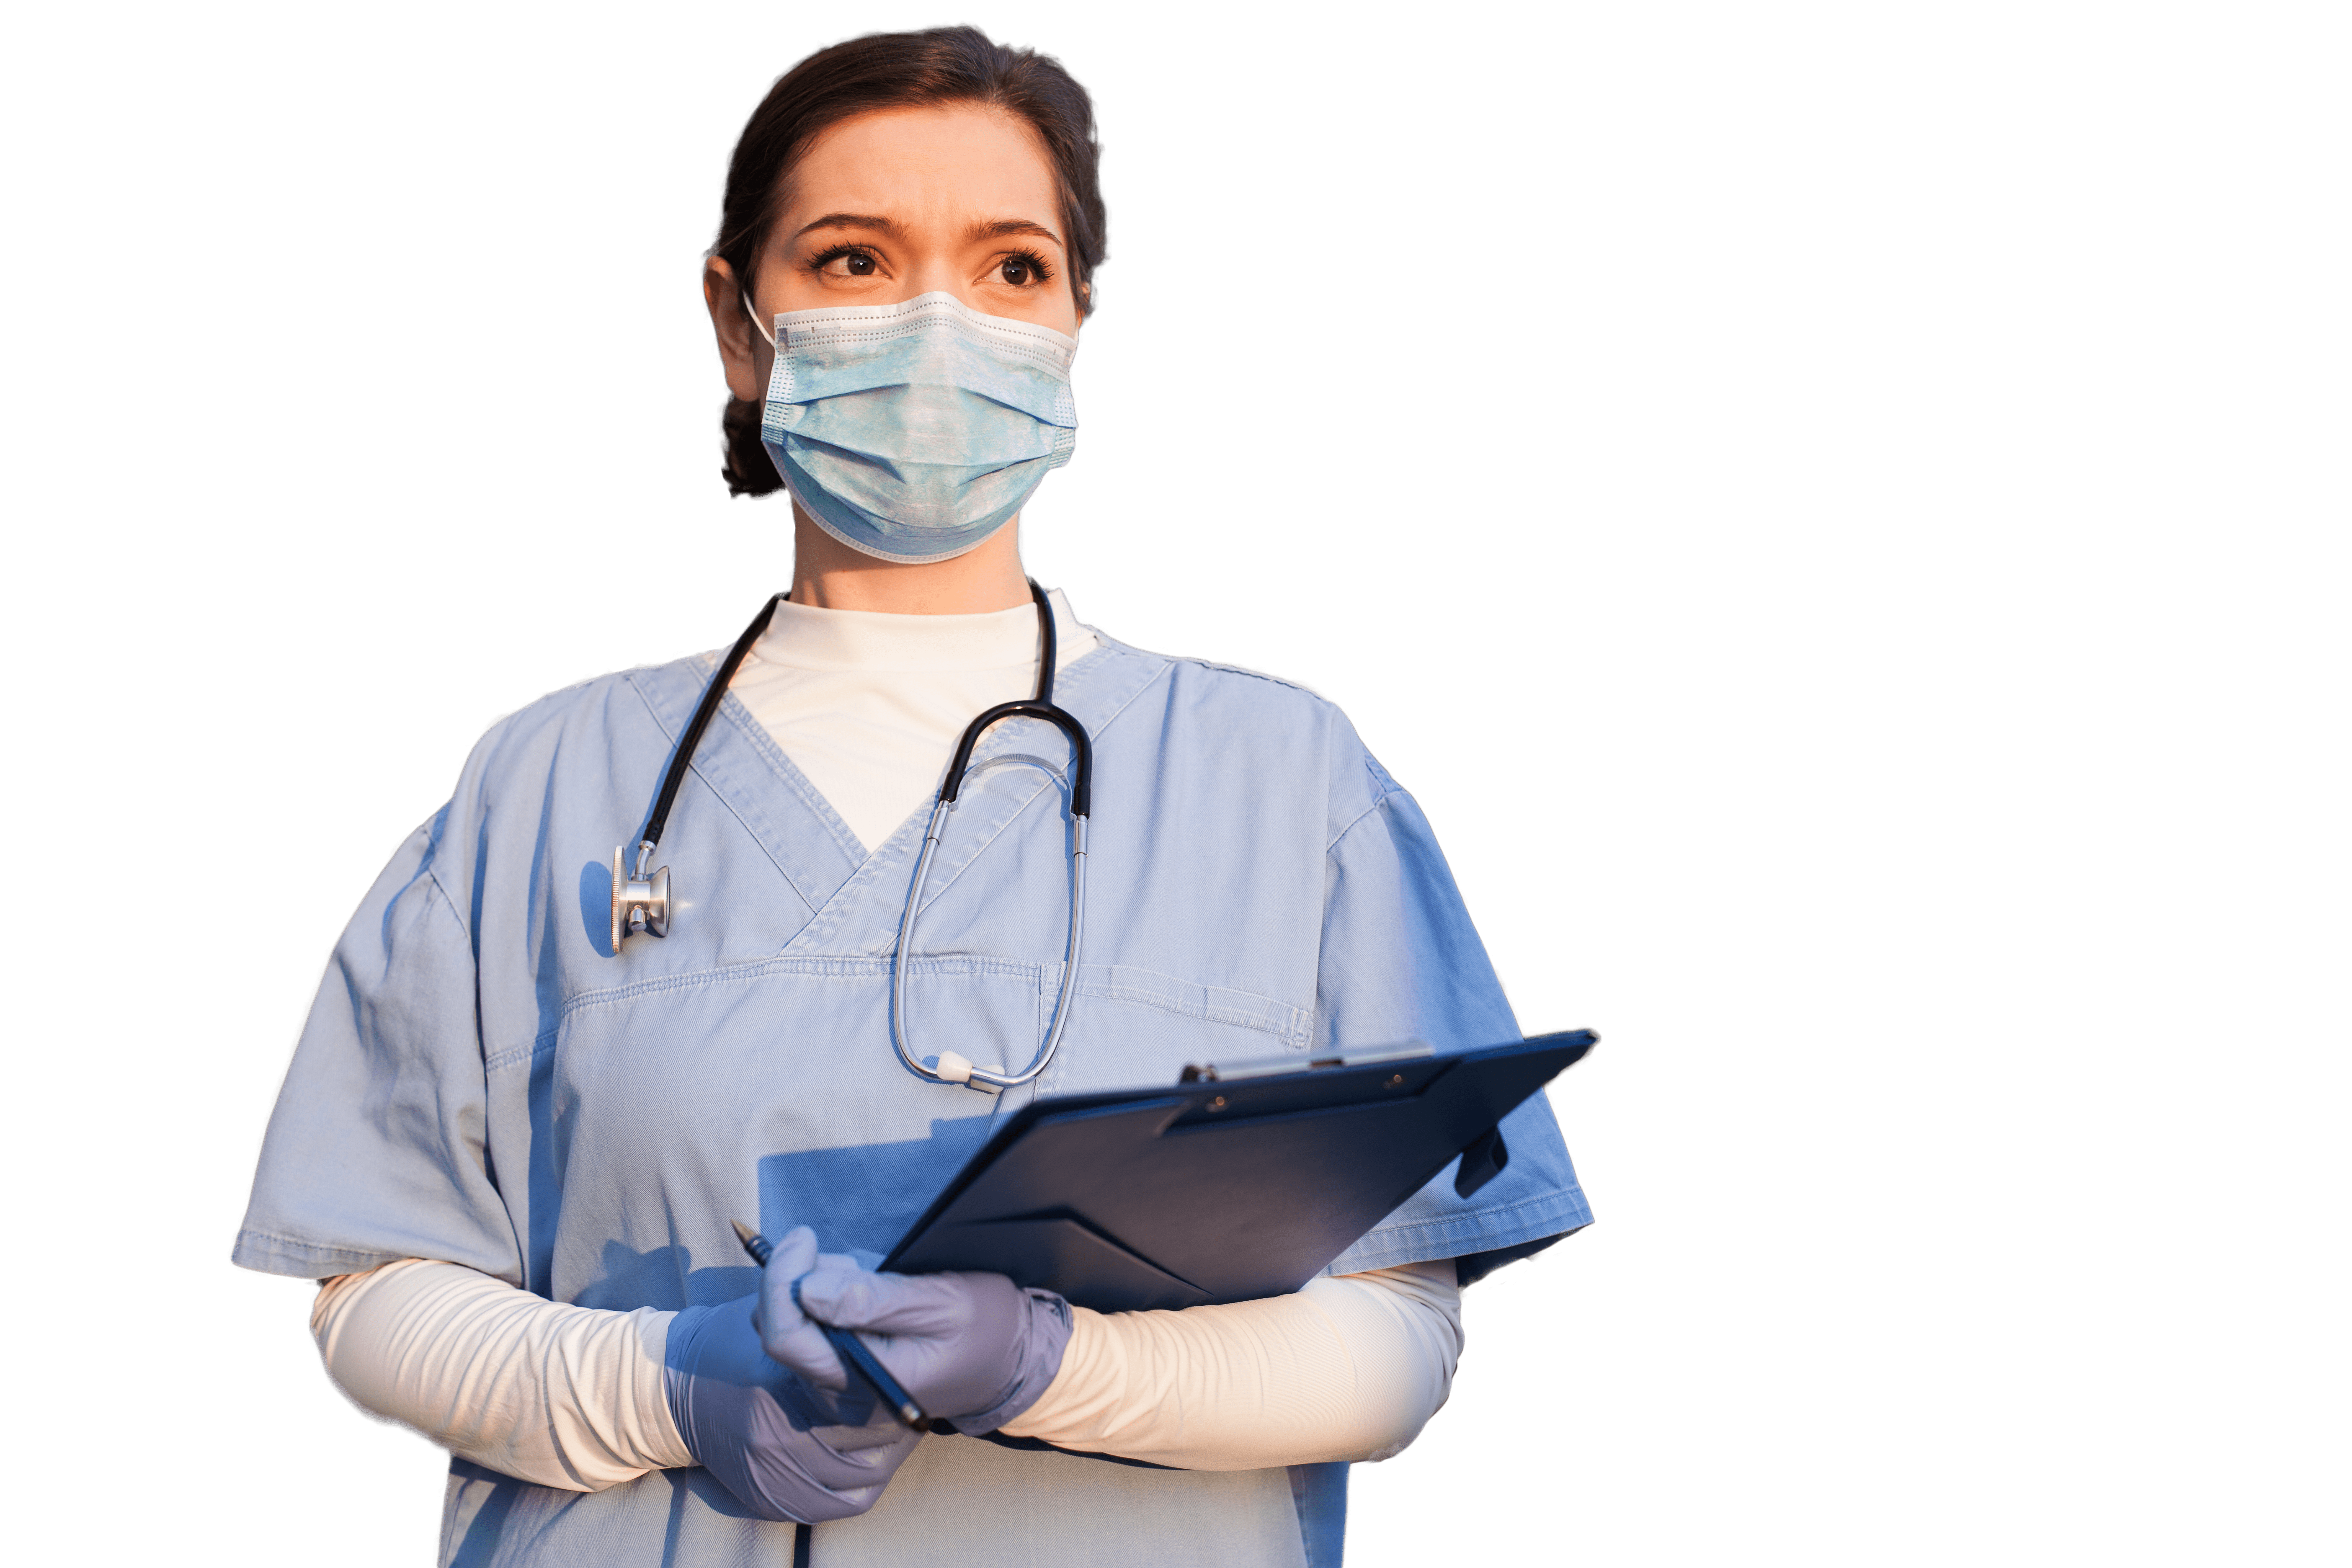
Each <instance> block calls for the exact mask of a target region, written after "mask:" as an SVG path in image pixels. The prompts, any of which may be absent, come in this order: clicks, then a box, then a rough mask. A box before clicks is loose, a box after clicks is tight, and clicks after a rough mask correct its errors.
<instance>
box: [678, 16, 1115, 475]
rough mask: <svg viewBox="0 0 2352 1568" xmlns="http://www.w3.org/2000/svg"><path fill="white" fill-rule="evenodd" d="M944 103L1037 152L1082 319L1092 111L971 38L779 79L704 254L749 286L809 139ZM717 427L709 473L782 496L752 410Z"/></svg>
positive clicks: (1094, 181) (1093, 218)
mask: <svg viewBox="0 0 2352 1568" xmlns="http://www.w3.org/2000/svg"><path fill="white" fill-rule="evenodd" d="M947 103H984V104H989V105H992V107H995V108H998V109H1002V110H1007V111H1009V112H1011V113H1013V114H1017V115H1019V116H1021V118H1022V119H1024V120H1025V121H1028V122H1029V124H1030V126H1031V127H1032V128H1033V129H1034V130H1035V132H1037V135H1038V138H1039V139H1040V140H1041V141H1043V142H1045V153H1046V156H1047V157H1048V158H1049V159H1050V160H1051V162H1052V163H1053V165H1054V175H1055V184H1058V185H1059V186H1060V187H1061V197H1062V227H1063V231H1064V234H1065V236H1066V246H1067V250H1068V254H1069V262H1070V289H1071V292H1072V293H1073V294H1075V295H1076V297H1077V306H1078V314H1079V315H1080V316H1081V317H1084V316H1085V315H1086V314H1087V311H1088V310H1092V309H1093V306H1094V288H1093V279H1094V270H1095V268H1097V267H1099V266H1101V265H1102V260H1103V257H1104V255H1105V254H1106V251H1105V249H1104V244H1103V239H1104V230H1105V226H1106V225H1105V222H1104V217H1103V199H1102V185H1101V182H1100V180H1099V179H1098V178H1097V163H1099V162H1100V159H1101V156H1102V150H1101V149H1100V148H1099V147H1098V146H1097V144H1096V142H1095V111H1094V104H1093V103H1092V101H1091V100H1088V99H1087V89H1085V88H1082V87H1080V86H1079V85H1078V84H1077V81H1076V79H1074V78H1073V77H1072V76H1071V75H1070V73H1069V72H1068V71H1066V70H1064V69H1063V68H1062V65H1061V62H1060V61H1058V60H1056V59H1055V58H1052V57H1051V56H1049V55H1041V54H1038V53H1037V52H1036V51H1034V50H1033V49H1014V48H1008V47H1005V46H1004V45H1003V44H998V43H992V42H991V41H990V40H989V37H988V36H987V35H986V34H984V33H982V32H981V31H980V30H979V29H977V28H974V27H932V28H929V29H927V30H925V31H923V32H919V33H876V34H872V35H870V36H868V37H863V38H852V39H850V40H849V41H848V42H847V43H845V44H835V45H834V46H833V47H831V48H829V49H819V50H818V51H817V52H816V53H814V54H813V55H811V56H809V58H806V59H804V60H803V61H801V63H800V64H798V65H796V66H794V67H793V68H792V69H790V70H788V71H786V72H785V73H784V74H783V75H782V76H781V77H778V78H777V79H776V85H775V86H773V87H772V88H770V89H768V96H767V97H766V98H764V99H761V100H760V107H759V108H757V109H755V110H752V111H751V120H750V121H748V122H746V123H745V125H744V127H743V135H742V139H741V140H740V141H739V142H736V143H735V156H734V158H733V159H732V160H731V161H730V162H729V163H728V165H727V197H726V201H725V203H724V204H723V205H722V207H721V209H720V212H719V242H718V243H717V244H716V245H714V246H712V247H710V254H711V255H713V256H716V257H719V258H723V259H724V260H725V261H726V263H727V265H728V266H729V267H730V268H733V269H734V272H735V277H736V279H737V284H738V287H743V286H747V285H749V284H750V283H751V272H752V263H753V261H754V260H755V259H756V258H758V256H759V254H760V248H761V247H762V246H763V245H765V244H766V243H767V240H768V231H769V229H770V228H771V227H772V226H773V225H774V223H775V221H776V198H777V196H778V195H779V194H780V193H781V191H782V186H783V176H784V174H785V172H786V171H788V170H789V169H791V167H792V166H793V163H795V162H797V161H798V160H799V158H800V156H801V154H802V153H805V152H807V151H808V147H809V143H810V142H814V141H815V140H816V138H817V136H818V135H819V133H821V132H824V130H825V129H826V128H827V127H829V126H832V125H834V124H835V123H837V122H838V121H843V120H846V119H848V118H849V117H850V116H851V115H853V114H863V113H866V112H867V111H868V110H877V109H912V108H917V107H929V106H931V105H936V104H947ZM720 426H721V428H722V429H724V430H725V432H726V437H727V466H726V467H725V468H722V469H720V470H719V472H720V473H721V474H723V475H724V476H725V477H726V479H727V489H729V491H730V493H732V494H735V495H739V496H741V495H752V496H756V495H765V494H767V493H768V492H769V491H771V490H777V489H782V488H783V481H782V479H778V478H777V477H776V466H775V464H774V463H773V462H772V461H771V460H770V459H769V458H768V454H767V450H766V448H764V447H761V445H760V405H759V403H758V401H757V400H756V399H754V400H751V401H746V400H744V399H741V398H733V397H730V398H729V399H728V400H727V412H726V415H725V416H724V417H723V418H722V419H721V420H720Z"/></svg>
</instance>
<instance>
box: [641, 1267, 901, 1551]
mask: <svg viewBox="0 0 2352 1568" xmlns="http://www.w3.org/2000/svg"><path fill="white" fill-rule="evenodd" d="M775 1259H776V1261H780V1262H782V1261H787V1260H789V1261H790V1262H791V1263H792V1264H793V1266H794V1267H795V1268H796V1269H797V1270H806V1269H807V1268H810V1267H812V1266H813V1265H814V1263H815V1262H816V1237H815V1236H814V1235H813V1234H812V1233H810V1232H809V1231H806V1230H800V1231H795V1232H793V1235H792V1236H790V1237H785V1240H784V1245H782V1246H780V1247H777V1248H776V1253H775ZM840 1261H841V1262H844V1263H847V1262H848V1261H849V1260H848V1259H846V1258H843V1259H841V1260H840ZM852 1267H855V1266H854V1265H853V1266H852ZM759 1300H760V1298H759V1297H757V1296H745V1297H743V1298H742V1299H741V1300H735V1301H730V1302H728V1303H727V1304H726V1305H725V1306H723V1307H688V1309H687V1310H684V1311H682V1312H680V1313H679V1314H678V1315H677V1317H675V1318H673V1319H671V1320H670V1325H669V1345H668V1349H667V1352H666V1354H665V1355H664V1357H663V1360H664V1362H665V1363H666V1369H665V1372H664V1375H663V1384H664V1386H665V1390H666V1392H667V1394H668V1395H669V1413H670V1418H671V1419H672V1420H674V1421H676V1422H677V1430H678V1435H679V1436H682V1437H684V1438H685V1439H686V1446H687V1447H688V1448H689V1449H691V1450H692V1451H693V1454H694V1457H695V1458H696V1460H697V1461H698V1462H699V1463H700V1464H701V1465H702V1466H703V1467H704V1468H706V1469H708V1470H709V1472H710V1473H711V1474H712V1475H713V1476H715V1477H717V1478H718V1479H719V1484H720V1485H722V1486H724V1487H725V1488H726V1489H728V1490H729V1491H730V1492H732V1493H733V1494H734V1495H735V1498H736V1500H737V1501H739V1502H740V1503H741V1504H742V1505H743V1506H744V1507H745V1508H748V1509H750V1510H751V1511H752V1512H753V1513H754V1514H757V1515H758V1516H759V1517H760V1518H761V1519H771V1520H797V1521H800V1522H801V1523H803V1524H817V1523H822V1522H823V1521H826V1520H829V1519H847V1518H849V1517H851V1516H852V1515H855V1514H860V1513H864V1512H865V1511H866V1510H867V1509H869V1508H872V1507H873V1506H874V1500H876V1499H877V1498H878V1497H880V1496H881V1495H882V1489H883V1488H884V1487H885V1486H887V1484H888V1483H889V1480H890V1478H891V1477H892V1476H893V1475H895V1474H896V1473H897V1472H898V1467H899V1465H901V1464H902V1463H904V1462H905V1460H906V1458H907V1456H908V1454H911V1453H913V1452H914V1450H915V1444H916V1443H917V1442H918V1441H919V1437H920V1434H919V1433H917V1432H915V1431H913V1430H911V1429H909V1428H908V1426H906V1424H905V1423H903V1422H901V1421H900V1420H899V1419H898V1416H896V1415H893V1414H891V1412H890V1411H888V1410H887V1409H886V1408H884V1407H883V1406H882V1405H880V1404H879V1403H878V1402H877V1401H876V1400H875V1399H874V1398H873V1397H872V1394H871V1393H870V1392H869V1391H868V1390H867V1389H866V1386H865V1385H864V1384H863V1383H858V1384H855V1385H853V1386H846V1387H844V1386H841V1385H840V1384H839V1383H838V1382H836V1385H835V1387H833V1388H820V1387H814V1386H812V1385H811V1384H809V1383H808V1382H807V1381H806V1380H805V1379H803V1377H801V1376H800V1375H799V1374H797V1373H794V1372H793V1370H792V1369H791V1368H789V1367H786V1366H781V1365H779V1364H777V1363H775V1362H774V1361H772V1360H771V1359H769V1356H768V1353H767V1352H765V1351H764V1350H762V1349H761V1347H760V1332H759V1330H758V1328H757V1327H756V1326H755V1320H756V1317H757V1311H758V1306H759ZM819 1342H820V1343H822V1342H823V1341H822V1339H820V1340H819Z"/></svg>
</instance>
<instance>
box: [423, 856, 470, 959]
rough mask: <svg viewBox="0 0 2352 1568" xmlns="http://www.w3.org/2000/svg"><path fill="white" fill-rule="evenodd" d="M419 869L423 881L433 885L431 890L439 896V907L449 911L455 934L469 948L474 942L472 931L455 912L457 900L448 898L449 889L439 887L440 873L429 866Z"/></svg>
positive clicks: (464, 919)
mask: <svg viewBox="0 0 2352 1568" xmlns="http://www.w3.org/2000/svg"><path fill="white" fill-rule="evenodd" d="M421 869H422V870H423V871H424V873H425V880H426V881H428V882H430V883H432V884H433V890H434V891H435V892H436V893H438V894H440V895H441V907H442V908H443V909H445V910H448V911H449V918H450V919H451V920H453V921H457V934H458V935H459V936H462V937H464V938H465V939H466V942H467V945H469V946H470V945H471V944H472V942H473V940H474V932H473V930H472V928H471V927H469V926H467V924H466V917H465V916H463V915H461V914H459V913H458V912H457V900H455V899H453V898H451V897H450V896H449V889H446V888H445V887H443V886H442V885H441V876H440V873H438V872H436V870H434V869H433V868H432V867H430V866H425V867H423V868H421Z"/></svg>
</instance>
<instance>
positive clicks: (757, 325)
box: [735, 283, 777, 348]
mask: <svg viewBox="0 0 2352 1568" xmlns="http://www.w3.org/2000/svg"><path fill="white" fill-rule="evenodd" d="M735 302H736V303H737V304H739V305H740V306H742V307H743V315H744V318H745V319H746V320H748V321H750V322H751V328H752V330H753V331H756V332H758V333H759V334H760V335H761V337H763V338H765V339H767V340H768V346H769V347H770V348H775V347H776V346H777V343H776V333H775V330H774V329H773V328H772V327H770V326H769V325H768V324H767V323H766V322H765V321H761V320H760V312H759V310H757V309H756V308H755V307H754V306H753V305H752V303H751V290H750V289H746V288H744V287H743V286H742V285H741V284H740V283H738V284H737V285H735Z"/></svg>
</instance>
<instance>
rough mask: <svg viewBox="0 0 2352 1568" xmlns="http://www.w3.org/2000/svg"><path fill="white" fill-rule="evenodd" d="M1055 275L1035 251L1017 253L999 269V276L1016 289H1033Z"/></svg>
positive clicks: (1007, 259)
mask: <svg viewBox="0 0 2352 1568" xmlns="http://www.w3.org/2000/svg"><path fill="white" fill-rule="evenodd" d="M1053 275H1054V269H1053V268H1050V267H1048V266H1046V265H1045V258H1044V257H1042V256H1040V255H1038V254H1037V253H1036V252H1035V251H1034V250H1021V251H1015V252H1014V253H1013V254H1012V255H1011V256H1008V257H1006V258H1004V260H1003V264H1002V265H1000V266H999V267H998V268H997V276H998V277H1000V278H1002V279H1004V281H1006V282H1007V283H1009V284H1011V285H1012V286H1013V288H1015V289H1028V288H1033V287H1034V286H1035V285H1037V284H1039V283H1043V282H1044V281H1045V279H1048V278H1051V277H1052V276H1053Z"/></svg>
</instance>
